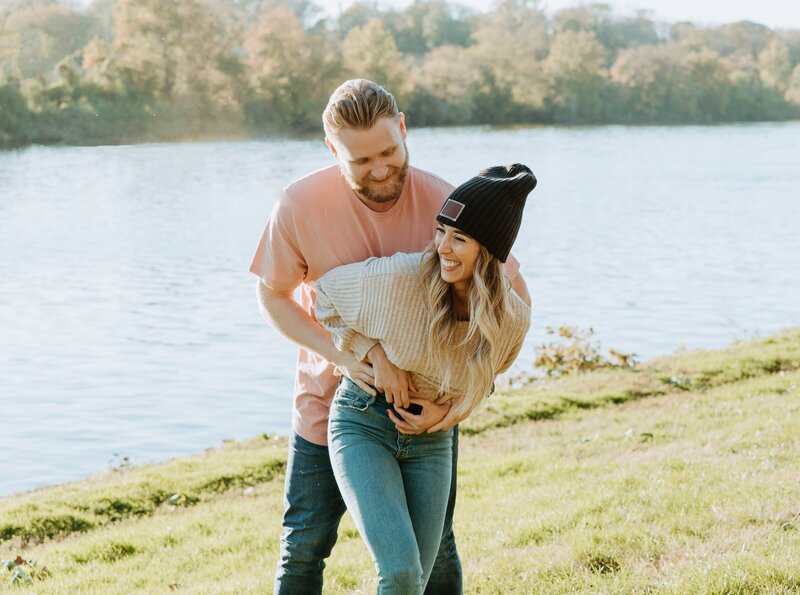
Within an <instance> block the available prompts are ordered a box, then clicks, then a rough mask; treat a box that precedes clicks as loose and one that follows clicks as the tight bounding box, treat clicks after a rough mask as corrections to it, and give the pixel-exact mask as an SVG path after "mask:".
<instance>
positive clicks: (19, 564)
mask: <svg viewBox="0 0 800 595" xmlns="http://www.w3.org/2000/svg"><path fill="white" fill-rule="evenodd" d="M0 574H9V575H10V578H9V580H8V584H9V585H10V586H22V585H32V584H33V582H34V581H40V580H44V579H46V578H47V577H48V576H50V571H49V570H48V569H47V567H46V566H40V565H39V564H38V563H37V562H36V561H34V560H25V559H24V558H23V557H22V556H17V557H16V558H14V559H13V560H0Z"/></svg>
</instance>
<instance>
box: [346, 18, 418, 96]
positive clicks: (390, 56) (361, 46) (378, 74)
mask: <svg viewBox="0 0 800 595" xmlns="http://www.w3.org/2000/svg"><path fill="white" fill-rule="evenodd" d="M342 64H343V66H344V69H345V72H346V73H347V76H350V77H354V78H367V79H371V80H373V81H375V82H377V83H380V84H381V85H385V86H386V87H387V88H388V89H389V90H390V91H391V92H392V93H393V94H394V95H395V96H396V97H397V99H398V101H399V103H400V105H403V103H404V102H403V100H404V99H405V96H406V92H405V83H406V69H405V66H404V64H403V56H402V54H401V53H400V52H399V51H398V49H397V45H396V44H395V41H394V38H393V37H392V34H391V33H390V32H389V30H388V29H387V28H386V26H385V25H384V24H383V22H382V21H381V20H380V19H377V18H375V19H372V20H370V21H368V22H367V23H366V24H365V25H363V26H361V27H356V28H354V29H351V30H350V32H349V33H348V34H347V37H345V39H344V41H343V42H342Z"/></svg>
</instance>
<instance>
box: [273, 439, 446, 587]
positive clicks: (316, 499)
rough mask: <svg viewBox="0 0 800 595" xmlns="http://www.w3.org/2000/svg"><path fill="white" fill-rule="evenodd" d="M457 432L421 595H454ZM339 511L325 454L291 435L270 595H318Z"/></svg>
mask: <svg viewBox="0 0 800 595" xmlns="http://www.w3.org/2000/svg"><path fill="white" fill-rule="evenodd" d="M457 461H458V428H454V430H453V462H452V476H451V484H450V495H449V501H448V504H447V513H446V516H445V527H444V534H443V536H442V542H441V546H440V548H439V553H438V555H437V558H436V563H435V565H434V568H433V572H432V574H431V577H430V580H429V581H428V586H427V587H426V589H425V594H426V595H460V594H461V592H462V586H461V585H462V578H461V561H460V559H459V557H458V550H457V549H456V544H455V535H454V534H453V512H454V509H455V501H456V481H455V478H456V472H457ZM344 511H345V505H344V501H343V500H342V497H341V495H340V494H339V488H338V486H337V485H336V478H335V477H334V475H333V469H332V467H331V462H330V457H329V454H328V448H327V447H325V446H318V445H316V444H313V443H311V442H308V441H307V440H304V439H303V438H301V437H300V436H298V435H297V434H295V433H292V436H291V439H290V441H289V460H288V464H287V469H286V487H285V491H284V516H283V533H282V534H281V551H280V560H279V562H278V569H277V573H276V575H275V594H276V595H295V594H298V595H307V594H308V595H314V594H318V593H321V592H322V571H323V569H324V568H325V558H327V557H328V556H329V555H330V553H331V550H332V549H333V545H334V544H335V543H336V537H337V528H338V526H339V521H340V519H341V518H342V515H343V514H344Z"/></svg>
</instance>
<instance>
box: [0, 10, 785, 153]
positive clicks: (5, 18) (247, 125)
mask: <svg viewBox="0 0 800 595" xmlns="http://www.w3.org/2000/svg"><path fill="white" fill-rule="evenodd" d="M352 77H365V78H371V79H373V80H376V81H378V82H380V83H382V84H384V85H385V86H386V87H387V88H388V89H389V90H391V91H392V92H393V93H394V94H395V96H396V97H397V98H398V101H399V103H400V105H401V108H402V109H403V110H404V111H405V112H406V114H407V116H408V118H409V121H410V122H411V123H412V124H413V125H414V126H426V125H465V124H526V123H546V124H552V123H556V124H593V123H711V122H722V121H756V120H786V119H796V118H799V117H800V31H798V30H779V31H773V30H771V29H769V28H768V27H765V26H763V25H759V24H757V23H753V22H748V21H744V22H737V23H731V24H726V25H722V26H717V27H699V26H695V25H693V24H691V23H685V22H682V23H671V24H670V23H663V22H658V21H656V20H654V19H653V18H652V16H651V15H650V14H649V13H648V12H644V11H640V12H638V13H636V14H634V15H618V14H615V13H614V12H613V11H612V10H611V8H610V7H609V6H608V5H605V4H592V5H588V6H579V7H575V8H568V9H564V10H561V11H558V12H556V13H554V14H552V15H548V14H546V13H545V12H544V11H543V10H542V8H541V6H540V4H539V3H538V2H537V1H536V0H499V1H497V2H496V3H495V4H494V6H493V8H492V9H491V10H490V11H488V12H485V13H478V12H475V11H471V10H468V9H466V8H464V7H460V6H459V5H457V4H455V3H448V2H447V1H446V0H426V1H423V0H417V1H416V2H414V3H413V4H411V5H410V6H408V7H407V8H405V9H403V10H388V9H380V8H379V7H378V6H377V3H374V2H356V3H354V4H352V5H350V6H349V7H348V8H347V9H346V10H344V11H342V12H341V13H339V14H337V15H333V16H332V15H330V14H327V13H325V12H323V11H322V9H321V8H320V7H319V6H318V5H316V4H315V3H314V2H313V1H312V0H94V1H93V2H92V4H91V5H90V6H88V7H87V8H85V9H81V10H79V9H76V8H72V7H70V6H67V5H64V4H60V3H59V2H57V1H56V0H4V1H3V2H2V3H0V146H16V145H24V144H28V143H70V144H82V143H113V142H136V141H144V140H169V139H191V138H208V137H214V138H219V137H226V136H227V137H240V136H242V135H247V134H268V133H274V132H279V133H286V132H292V133H302V132H304V131H310V130H318V129H319V128H320V114H321V112H322V109H323V108H324V106H325V103H326V101H327V98H328V95H329V94H330V92H331V91H332V90H333V89H334V88H335V87H336V86H337V85H338V84H339V83H340V82H341V81H342V80H344V79H347V78H352Z"/></svg>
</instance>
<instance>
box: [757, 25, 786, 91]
mask: <svg viewBox="0 0 800 595" xmlns="http://www.w3.org/2000/svg"><path fill="white" fill-rule="evenodd" d="M791 75H792V63H791V61H790V58H789V48H788V47H787V46H786V44H785V43H784V42H783V41H782V40H781V39H779V38H778V37H773V38H772V39H771V40H770V42H769V43H768V44H767V47H765V48H764V49H763V50H761V52H760V53H759V54H758V76H759V77H760V78H761V81H762V82H763V83H764V85H765V86H767V87H770V88H772V89H775V90H777V91H779V92H780V93H784V92H785V91H786V89H787V88H788V87H789V78H790V77H791Z"/></svg>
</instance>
